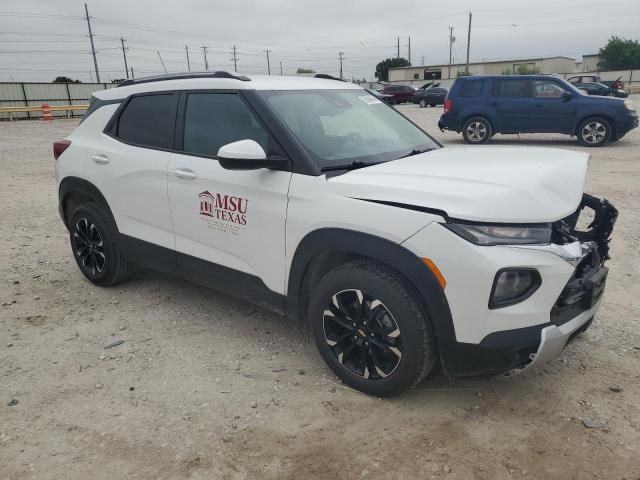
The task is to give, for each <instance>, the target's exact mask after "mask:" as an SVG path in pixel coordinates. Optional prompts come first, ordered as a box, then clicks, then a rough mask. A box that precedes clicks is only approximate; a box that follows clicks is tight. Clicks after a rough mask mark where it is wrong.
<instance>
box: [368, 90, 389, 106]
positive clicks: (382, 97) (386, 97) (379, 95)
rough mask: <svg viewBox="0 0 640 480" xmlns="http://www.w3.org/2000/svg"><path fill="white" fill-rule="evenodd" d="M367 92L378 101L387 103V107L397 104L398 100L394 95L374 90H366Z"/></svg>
mask: <svg viewBox="0 0 640 480" xmlns="http://www.w3.org/2000/svg"><path fill="white" fill-rule="evenodd" d="M365 90H366V91H367V92H369V93H370V94H371V95H373V96H374V97H376V98H377V99H378V100H381V101H383V102H384V103H386V104H387V105H395V104H396V98H395V97H394V96H393V95H386V94H384V93H380V92H377V91H376V90H372V89H369V88H365Z"/></svg>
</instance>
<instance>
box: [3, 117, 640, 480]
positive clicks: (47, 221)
mask: <svg viewBox="0 0 640 480" xmlns="http://www.w3.org/2000/svg"><path fill="white" fill-rule="evenodd" d="M399 108H400V109H401V111H403V112H404V113H406V114H407V115H409V116H410V117H411V118H412V119H414V120H415V121H416V122H418V123H419V124H421V125H423V126H424V127H425V128H426V129H428V130H429V131H430V132H432V133H433V134H434V135H435V136H436V138H438V139H439V140H441V141H442V142H443V143H451V144H457V143H461V139H460V138H459V136H457V135H455V134H453V133H446V134H442V133H440V132H438V131H437V130H436V127H435V125H436V122H437V118H438V116H439V114H440V112H441V110H440V109H434V108H425V109H420V108H418V107H417V106H401V107H399ZM76 123H77V120H74V121H67V120H56V121H54V122H49V123H47V122H38V121H33V122H15V123H0V146H1V148H0V205H1V206H2V207H1V211H0V218H1V219H2V221H1V223H0V302H1V303H2V305H3V306H1V307H0V400H1V403H0V478H8V479H23V478H24V479H26V478H37V479H42V478H52V479H53V478H56V479H58V478H64V479H86V478H92V479H94V480H98V479H114V478H133V477H137V478H166V479H169V478H171V479H174V478H178V479H180V478H194V479H211V478H222V479H243V478H260V479H294V478H295V479H298V478H319V479H332V480H333V479H336V478H371V479H377V478H394V479H415V478H453V479H496V478H543V479H545V480H548V479H563V480H567V479H591V478H600V479H638V478H640V459H639V457H638V452H640V404H639V403H638V398H640V320H639V319H638V313H639V312H640V282H639V279H640V255H639V253H640V242H639V240H640V223H639V222H638V218H640V217H639V214H638V212H640V189H639V187H638V185H640V131H639V130H636V131H634V132H632V134H630V135H629V136H628V138H625V139H623V140H621V141H620V142H617V143H615V144H611V145H610V146H607V147H604V148H599V149H592V150H589V153H591V154H592V155H593V159H592V161H591V168H590V174H589V180H588V188H587V190H588V191H590V192H592V193H594V194H596V195H601V196H605V197H607V198H609V199H610V200H611V201H612V202H614V204H615V205H616V206H617V207H618V208H619V210H620V218H619V221H618V225H617V226H616V230H615V238H614V241H613V243H612V256H613V258H612V260H611V261H610V264H609V267H610V268H611V272H610V275H609V282H608V289H607V292H606V295H605V300H604V305H603V308H602V310H601V313H600V314H599V316H598V318H597V319H596V321H595V322H594V324H593V326H592V328H591V329H590V330H589V331H588V332H586V333H585V334H583V335H581V336H580V337H579V338H578V339H577V340H576V341H575V342H574V343H572V344H571V345H569V347H568V348H567V349H566V350H565V351H564V352H563V354H562V355H561V356H560V357H559V358H557V359H555V360H554V361H552V362H551V363H550V364H548V365H547V366H546V367H545V368H544V370H541V371H540V372H537V373H531V374H528V375H524V376H521V377H515V378H491V379H473V380H464V381H461V380H456V381H449V380H448V379H446V378H442V377H438V376H435V377H434V378H431V379H429V380H428V381H426V382H424V383H423V384H421V385H419V386H418V388H417V389H416V390H415V391H412V392H409V393H407V394H406V395H402V396H400V397H397V398H393V399H388V400H379V399H376V398H371V397H367V396H365V395H361V394H358V393H355V392H352V391H350V390H348V389H346V388H344V387H342V386H341V385H339V384H338V382H337V380H336V379H335V377H333V375H332V374H331V373H330V372H329V371H328V370H327V369H326V368H325V366H324V365H323V363H322V361H321V359H320V357H319V355H318V354H317V353H316V351H315V349H314V347H313V345H312V344H311V341H310V339H309V336H308V334H307V332H306V329H305V328H304V326H303V325H299V324H294V323H292V322H290V321H287V320H284V319H282V318H280V317H278V316H276V315H273V314H271V313H269V312H267V311H264V310H262V309H260V308H257V307H254V306H252V305H249V304H246V303H243V302H240V301H238V300H235V299H233V298H230V297H227V296H225V295H222V294H219V293H217V292H214V291H212V290H208V289H205V288H202V287H199V286H196V285H193V284H190V283H187V282H184V281H181V280H177V279H175V278H172V277H169V276H165V275H162V274H159V273H155V272H149V271H143V272H140V273H138V274H137V275H136V277H135V278H134V279H132V280H131V281H129V282H127V283H125V284H122V285H120V286H118V287H115V288H108V289H103V288H97V287H95V286H92V285H91V284H89V283H88V282H87V281H86V280H85V279H84V277H82V275H81V274H80V273H79V272H78V270H77V267H76V265H75V263H74V261H73V258H72V256H71V252H70V249H69V246H68V239H67V234H66V231H65V229H64V227H63V225H62V223H61V222H60V220H59V217H58V212H57V197H56V186H55V180H54V177H53V167H54V161H53V159H52V155H51V144H52V142H53V140H55V139H58V138H61V137H64V136H65V135H67V134H68V133H69V132H70V131H71V130H72V129H73V127H74V125H75V124H76ZM494 140H495V142H494V143H495V144H509V145H537V146H552V147H558V148H568V149H573V150H580V149H581V148H580V147H578V146H577V145H575V143H574V142H573V141H572V140H571V139H570V138H568V137H562V136H555V135H553V136H550V135H530V136H523V138H522V139H518V138H517V137H501V136H496V137H495V139H494ZM476 148H482V147H476ZM116 340H124V343H122V344H121V345H119V346H116V347H112V348H109V349H105V348H104V347H105V346H107V345H109V344H111V343H113V342H114V341H116ZM612 385H619V386H621V387H622V391H619V392H615V391H612V390H611V389H610V387H611V386H612ZM614 390H615V388H614ZM14 400H15V401H17V402H18V403H17V404H13V403H14ZM10 403H11V404H13V405H11V406H9V404H10ZM585 424H586V425H589V426H590V427H593V428H588V427H587V426H585Z"/></svg>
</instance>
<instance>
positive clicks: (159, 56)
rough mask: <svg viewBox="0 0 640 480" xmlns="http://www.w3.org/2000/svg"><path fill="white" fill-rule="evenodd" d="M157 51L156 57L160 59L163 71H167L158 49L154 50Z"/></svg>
mask: <svg viewBox="0 0 640 480" xmlns="http://www.w3.org/2000/svg"><path fill="white" fill-rule="evenodd" d="M156 52H158V58H159V59H160V63H161V64H162V68H163V69H164V73H167V67H165V66H164V61H163V60H162V55H160V50H156Z"/></svg>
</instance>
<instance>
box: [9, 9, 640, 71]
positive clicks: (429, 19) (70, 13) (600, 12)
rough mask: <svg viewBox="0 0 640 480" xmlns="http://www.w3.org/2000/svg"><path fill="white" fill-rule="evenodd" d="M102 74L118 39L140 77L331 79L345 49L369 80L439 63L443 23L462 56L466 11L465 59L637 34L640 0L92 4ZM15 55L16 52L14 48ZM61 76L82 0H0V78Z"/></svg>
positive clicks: (78, 45)
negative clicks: (385, 63)
mask: <svg viewBox="0 0 640 480" xmlns="http://www.w3.org/2000/svg"><path fill="white" fill-rule="evenodd" d="M87 3H88V7H89V14H90V15H91V17H92V26H93V33H94V34H95V35H96V38H95V45H96V50H97V52H98V68H99V70H100V73H101V80H102V81H110V80H111V79H114V78H123V77H124V62H123V58H122V50H121V49H120V37H123V38H125V39H126V46H127V47H128V51H127V56H128V60H129V65H130V66H133V68H134V72H135V74H136V77H137V76H143V75H151V74H157V73H162V72H163V69H162V65H161V62H160V59H159V58H158V54H157V52H156V50H159V51H160V55H161V56H162V58H163V60H164V63H165V65H166V68H167V70H168V71H169V72H177V71H186V70H187V62H186V54H185V46H188V47H189V53H190V60H191V69H192V70H204V59H203V53H202V48H200V47H202V46H207V47H208V53H207V58H208V62H209V66H210V69H233V61H232V60H231V59H232V53H231V52H232V47H233V46H234V45H236V47H237V52H238V54H237V59H238V71H240V72H244V73H267V59H266V52H265V50H267V49H268V50H270V54H269V56H270V59H271V73H272V74H279V73H280V62H282V67H283V71H284V73H285V74H293V73H295V71H296V69H297V68H298V67H306V68H312V69H314V70H316V71H318V72H325V73H329V74H333V75H337V74H338V72H339V61H338V54H339V52H344V58H345V60H344V67H343V68H344V75H345V77H347V78H351V77H352V76H353V77H356V78H363V77H366V78H367V79H368V80H370V79H373V72H374V71H375V65H376V63H377V62H378V61H380V60H381V59H384V58H387V57H393V56H395V55H396V38H397V37H400V54H401V56H403V57H406V56H407V54H408V48H407V44H408V37H409V36H410V37H411V62H412V64H414V65H419V64H421V63H422V59H423V57H424V61H425V63H426V64H434V63H446V62H448V57H449V43H448V35H449V30H448V27H449V26H450V25H451V26H453V27H454V28H455V36H456V38H457V40H456V42H455V43H454V57H455V61H464V57H465V55H466V40H467V22H468V11H469V10H471V11H472V12H473V24H472V30H471V61H479V60H483V59H502V58H516V57H528V56H552V55H563V56H569V57H573V58H577V59H579V58H580V57H581V55H582V54H583V53H594V52H597V51H598V49H599V47H601V46H602V45H604V44H605V43H606V41H607V39H608V38H609V37H610V36H611V35H619V36H623V37H627V38H633V39H638V38H639V37H640V0H611V1H608V2H607V1H603V0H581V1H577V0H566V1H565V0H538V1H532V2H525V1H521V0H489V1H485V2H477V1H471V0H461V1H460V0H458V1H455V2H452V1H439V2H435V1H425V0H421V1H420V0H402V1H393V2H392V1H389V0H385V1H381V0H367V1H364V0H318V1H308V0H297V1H296V0H228V1H224V2H223V1H215V0H182V1H174V2H161V1H157V0H128V1H122V0H103V1H100V2H98V1H95V0H88V2H87ZM16 52H20V53H16ZM56 75H68V76H71V77H73V78H78V79H80V80H82V81H89V80H90V78H91V76H92V77H93V78H94V79H95V72H94V71H93V60H92V58H91V54H90V44H89V39H88V36H87V24H86V21H85V20H84V2H79V1H74V0H55V1H53V0H19V1H17V0H2V2H0V81H10V80H12V79H13V80H16V81H17V80H24V81H38V80H43V81H51V80H52V79H53V78H54V77H55V76H56Z"/></svg>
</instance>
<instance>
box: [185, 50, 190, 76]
mask: <svg viewBox="0 0 640 480" xmlns="http://www.w3.org/2000/svg"><path fill="white" fill-rule="evenodd" d="M184 51H185V52H187V70H188V71H191V63H189V47H188V46H187V45H185V46H184Z"/></svg>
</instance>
